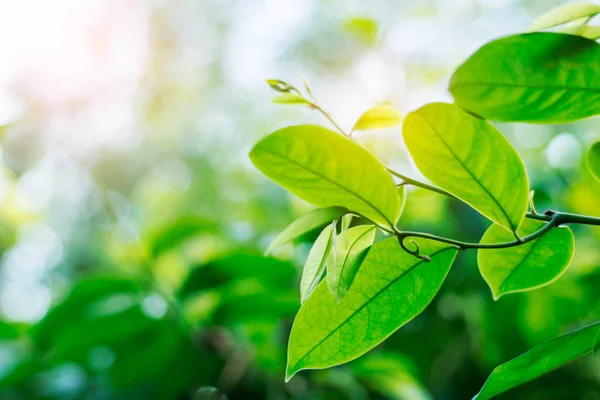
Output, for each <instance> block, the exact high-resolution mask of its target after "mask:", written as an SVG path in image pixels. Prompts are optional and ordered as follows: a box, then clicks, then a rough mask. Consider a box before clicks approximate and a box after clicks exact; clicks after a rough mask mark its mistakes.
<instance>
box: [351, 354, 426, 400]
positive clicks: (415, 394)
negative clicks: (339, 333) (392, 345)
mask: <svg viewBox="0 0 600 400" xmlns="http://www.w3.org/2000/svg"><path fill="white" fill-rule="evenodd" d="M349 367H350V368H351V369H352V371H353V372H354V374H355V375H356V377H357V378H358V379H359V380H360V381H361V382H363V383H364V384H365V385H366V386H367V387H368V388H370V389H371V390H373V391H375V392H377V393H380V394H382V395H383V396H386V398H390V399H395V400H406V399H415V400H416V399H420V400H429V399H431V398H432V397H431V395H430V394H429V393H427V390H426V389H425V388H424V387H423V385H422V384H421V383H420V382H419V381H418V380H417V379H416V377H415V374H416V371H415V369H414V367H413V366H412V365H411V364H410V362H409V360H407V359H406V358H403V357H401V356H400V355H398V354H396V353H395V352H391V351H387V352H376V353H372V354H369V355H368V356H365V357H361V358H359V359H358V360H356V361H354V362H352V363H351V364H350V365H349Z"/></svg>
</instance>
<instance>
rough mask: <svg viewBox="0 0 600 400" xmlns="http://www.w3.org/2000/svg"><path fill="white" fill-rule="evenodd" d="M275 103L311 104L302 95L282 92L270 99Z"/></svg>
mask: <svg viewBox="0 0 600 400" xmlns="http://www.w3.org/2000/svg"><path fill="white" fill-rule="evenodd" d="M271 101H272V102H273V103H275V104H289V105H295V104H311V102H310V101H308V100H306V99H305V98H304V97H302V96H300V95H297V94H294V93H283V94H280V95H277V96H275V97H273V99H272V100H271Z"/></svg>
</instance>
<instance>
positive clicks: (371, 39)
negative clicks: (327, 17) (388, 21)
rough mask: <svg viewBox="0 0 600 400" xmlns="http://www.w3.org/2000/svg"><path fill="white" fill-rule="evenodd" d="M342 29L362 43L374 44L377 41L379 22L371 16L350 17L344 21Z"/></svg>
mask: <svg viewBox="0 0 600 400" xmlns="http://www.w3.org/2000/svg"><path fill="white" fill-rule="evenodd" d="M344 29H345V30H346V31H347V32H349V33H350V34H352V36H354V38H355V39H356V40H358V41H359V42H360V43H362V44H364V45H367V46H374V45H375V44H376V43H377V36H378V34H379V24H378V23H377V21H375V20H374V19H372V18H367V17H353V18H350V19H348V20H346V22H345V23H344Z"/></svg>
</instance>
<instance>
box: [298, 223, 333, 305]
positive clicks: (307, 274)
mask: <svg viewBox="0 0 600 400" xmlns="http://www.w3.org/2000/svg"><path fill="white" fill-rule="evenodd" d="M333 228H334V225H333V224H331V225H329V226H327V227H325V229H323V232H321V234H320V235H319V237H317V240H315V243H314V244H313V246H312V248H311V249H310V253H308V258H307V259H306V263H305V264H304V269H303V271H302V280H301V281H300V295H301V296H302V297H301V301H302V303H304V302H305V301H306V299H307V298H308V296H310V294H311V293H312V292H313V290H315V288H316V287H317V285H318V284H319V282H320V281H321V278H322V277H323V273H324V272H325V265H326V263H327V261H328V256H329V254H330V253H331V251H332V250H333V242H334V240H335V237H334V235H335V231H334V229H333Z"/></svg>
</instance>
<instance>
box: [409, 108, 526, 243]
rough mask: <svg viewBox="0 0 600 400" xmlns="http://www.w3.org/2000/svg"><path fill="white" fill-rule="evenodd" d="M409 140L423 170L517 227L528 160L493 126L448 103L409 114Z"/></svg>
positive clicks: (506, 225)
mask: <svg viewBox="0 0 600 400" xmlns="http://www.w3.org/2000/svg"><path fill="white" fill-rule="evenodd" d="M403 135H404V141H405V142H406V146H407V147H408V150H409V152H410V154H411V156H412V157H413V159H414V161H415V164H416V165H417V167H418V168H419V171H421V173H422V174H423V175H425V176H426V177H427V179H429V180H430V181H431V182H433V183H435V184H436V185H438V186H439V187H441V188H442V189H445V190H447V191H448V192H450V193H452V194H453V195H455V196H456V197H458V198H459V199H461V200H463V201H464V202H465V203H467V204H469V205H470V206H471V207H473V208H474V209H476V210H477V211H479V212H480V213H481V214H483V215H484V216H486V217H488V218H489V219H491V220H492V221H493V222H495V223H497V224H499V225H501V226H503V227H504V228H506V229H508V230H511V231H513V232H514V231H516V230H517V227H518V226H519V224H520V223H521V221H522V220H523V217H524V216H525V212H526V211H527V204H528V199H529V184H528V182H527V174H526V172H525V167H524V165H523V162H522V161H521V159H520V158H519V155H518V154H517V152H516V151H515V150H514V149H513V148H512V146H511V145H510V143H508V141H507V140H506V139H505V138H504V136H502V134H501V133H500V132H498V130H497V129H496V128H494V127H493V126H492V125H490V124H489V123H487V122H486V121H483V120H481V119H479V118H475V117H473V116H472V115H469V114H467V113H466V112H464V111H462V110H461V109H459V108H458V107H456V106H454V105H452V104H446V103H433V104H428V105H426V106H423V107H421V108H419V109H418V110H416V111H414V112H412V113H410V114H409V115H408V116H407V117H406V121H405V122H404V128H403Z"/></svg>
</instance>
